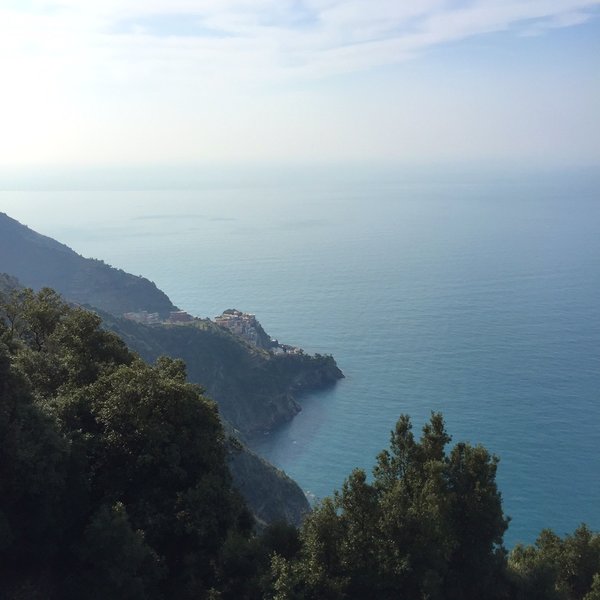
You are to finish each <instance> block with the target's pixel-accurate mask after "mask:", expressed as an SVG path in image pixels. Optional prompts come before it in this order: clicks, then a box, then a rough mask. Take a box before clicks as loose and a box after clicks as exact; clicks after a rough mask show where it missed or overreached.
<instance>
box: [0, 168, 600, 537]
mask: <svg viewBox="0 0 600 600" xmlns="http://www.w3.org/2000/svg"><path fill="white" fill-rule="evenodd" d="M173 187H174V188H176V187H178V186H173ZM0 210H2V211H5V212H7V213H8V214H9V215H11V216H13V217H14V218H17V219H18V220H20V221H21V222H24V223H26V224H27V225H29V226H30V227H32V228H33V229H36V230H38V231H40V232H42V233H44V234H47V235H49V236H51V237H54V238H56V239H58V240H60V241H62V242H64V243H66V244H67V245H69V246H71V247H72V248H74V249H75V250H76V251H77V252H79V253H81V254H83V255H85V256H90V257H96V258H102V259H104V260H105V261H106V262H108V263H110V264H112V265H114V266H118V267H120V268H123V269H125V270H126V271H129V272H131V273H134V274H136V275H137V274H142V275H144V276H146V277H148V278H149V279H151V280H153V281H154V282H156V284H157V285H158V286H159V287H160V288H162V289H163V290H164V291H166V292H167V293H168V294H169V296H170V297H171V298H172V300H173V301H174V302H175V303H176V304H177V305H179V306H180V307H181V308H183V309H185V310H187V311H189V312H191V313H193V314H195V315H198V316H214V315H216V314H218V313H220V312H221V311H222V310H223V309H226V308H239V309H242V310H245V311H249V312H253V313H256V315H257V317H258V318H259V320H260V321H261V323H262V324H263V326H264V327H265V329H266V330H267V331H268V332H269V333H270V334H271V335H272V336H274V337H277V338H278V339H279V340H280V341H282V342H286V343H290V344H294V345H299V346H302V347H303V348H305V349H306V350H307V351H309V352H321V353H331V354H333V355H334V357H335V358H336V360H337V361H338V364H339V366H340V367H341V368H342V370H343V371H344V373H345V375H346V379H344V380H343V381H341V382H340V383H339V384H338V385H337V386H336V387H335V388H334V389H332V390H329V391H326V392H323V393H319V394H314V395H311V396H307V397H305V398H304V399H303V400H302V404H303V411H302V412H301V414H299V415H298V416H297V417H296V418H295V419H294V420H293V421H292V422H290V423H289V424H287V425H285V426H283V427H282V428H281V429H280V430H278V431H277V432H274V433H272V434H270V435H265V436H264V438H261V439H259V440H257V441H256V448H257V450H258V451H259V452H260V453H262V454H263V455H264V456H265V457H266V458H267V459H269V460H270V461H272V462H273V463H275V464H276V465H278V466H280V467H281V468H283V469H284V470H285V471H286V472H287V473H288V474H289V475H290V476H291V477H293V478H294V479H295V480H296V481H298V483H299V484H300V485H301V486H302V488H303V489H304V490H305V491H306V492H307V493H308V494H309V495H310V496H312V497H316V498H321V497H324V496H326V495H328V494H331V493H332V491H333V490H334V489H335V488H338V487H339V486H340V485H341V483H342V481H343V480H344V477H345V476H346V475H348V474H349V472H350V471H351V469H352V468H353V467H355V466H360V467H364V468H366V469H370V468H371V467H372V465H373V464H374V460H375V455H376V454H377V453H378V452H379V451H380V450H381V449H383V448H384V447H386V446H387V444H388V440H389V433H390V430H391V428H392V427H393V425H394V423H395V421H396V419H397V418H398V416H399V415H400V414H402V413H407V414H409V415H411V417H412V419H413V422H414V425H415V429H416V430H418V429H419V428H420V427H421V426H422V425H423V423H424V422H425V421H426V420H427V419H428V417H429V415H430V413H431V411H442V412H443V413H444V415H445V418H446V422H447V427H448V430H449V432H450V433H451V435H452V436H453V439H454V441H458V440H466V441H470V442H471V443H473V444H483V445H485V446H486V447H487V448H488V449H489V450H490V451H492V452H493V453H495V454H497V455H498V456H499V457H500V464H499V470H498V482H499V486H500V489H501V491H502V495H503V500H504V508H505V512H506V513H507V514H508V515H510V517H511V524H510V528H509V530H508V533H507V535H506V538H505V540H506V543H507V545H508V546H512V545H514V544H515V543H517V542H520V541H523V542H528V543H529V542H533V541H534V539H535V537H536V535H537V534H538V533H539V531H540V530H541V529H542V528H544V527H551V528H553V529H554V530H555V531H556V532H557V533H559V534H564V533H566V532H569V531H572V530H573V529H574V528H575V527H576V526H577V525H578V524H579V523H580V522H582V521H585V522H587V523H588V524H589V525H590V526H591V527H593V528H595V529H600V177H599V176H598V174H597V173H596V174H594V173H590V172H589V171H588V172H584V173H583V174H582V173H574V172H573V173H560V174H557V173H549V172H546V173H540V172H538V173H535V174H527V173H524V172H521V173H518V174H512V175H507V174H503V173H495V174H493V173H491V172H490V173H487V174H486V173H483V174H473V175H469V174H464V173H463V174H462V175H456V174H455V175H439V176H432V175H427V173H425V172H422V173H420V174H417V175H414V176H397V177H394V176H393V175H392V176H385V177H383V176H378V175H377V174H372V175H371V176H369V175H368V174H364V175H363V176H361V177H358V176H356V175H355V174H354V173H351V174H348V176H347V177H344V176H343V174H342V175H340V174H339V173H338V174H337V175H336V176H335V177H331V178H328V177H327V174H326V173H321V174H320V175H319V177H315V178H312V177H311V175H310V172H307V173H305V174H304V175H303V176H301V175H298V174H297V175H296V176H294V177H289V178H288V177H283V176H282V177H277V178H269V177H263V178H262V179H261V178H256V179H254V180H248V181H241V182H240V181H238V182H237V183H236V181H235V178H233V179H232V181H231V182H228V180H227V179H226V178H225V179H223V180H220V181H219V182H218V183H210V182H209V183H205V184H202V185H195V186H190V187H189V189H182V186H179V187H178V189H167V188H163V189H156V190H152V189H147V190H137V191H136V190H134V189H128V190H125V191H111V190H96V191H89V190H79V191H60V190H54V191H43V190H42V191H17V192H9V191H7V192H2V193H0Z"/></svg>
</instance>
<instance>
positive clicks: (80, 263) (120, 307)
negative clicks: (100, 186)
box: [0, 213, 176, 315]
mask: <svg viewBox="0 0 600 600" xmlns="http://www.w3.org/2000/svg"><path fill="white" fill-rule="evenodd" d="M0 271H4V272H6V273H10V274H11V275H15V276H16V277H18V278H19V281H20V282H21V283H22V284H23V285H25V286H27V287H31V288H33V289H36V290H37V289H40V288H42V287H44V286H47V287H51V288H54V289H55V290H57V291H58V292H60V293H61V294H62V295H63V296H64V297H65V298H68V299H69V300H72V301H73V302H78V303H80V304H92V305H93V306H96V307H98V308H101V309H102V310H105V311H107V312H109V313H112V314H114V315H121V314H123V313H125V312H130V311H139V310H147V311H148V312H158V313H160V314H163V315H164V314H168V313H169V311H172V310H176V307H175V306H174V305H173V303H172V302H171V301H170V300H169V298H168V296H167V295H166V294H165V293H164V292H162V291H161V290H159V289H158V288H157V287H156V285H155V284H154V283H152V282H151V281H149V280H148V279H145V278H144V277H136V276H135V275H130V274H129V273H125V271H121V270H120V269H115V268H113V267H111V266H109V265H107V264H106V263H104V262H103V261H101V260H94V259H91V258H84V257H83V256H80V255H79V254H77V253H76V252H74V251H73V250H71V248H69V247H68V246H65V245H64V244H61V243H59V242H57V241H55V240H53V239H51V238H49V237H46V236H44V235H40V234H39V233H36V232H35V231H33V230H31V229H29V227H26V226H25V225H22V224H21V223H19V222H18V221H15V220H14V219H12V218H10V217H9V216H8V215H6V214H4V213H0Z"/></svg>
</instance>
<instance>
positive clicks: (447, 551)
mask: <svg viewBox="0 0 600 600" xmlns="http://www.w3.org/2000/svg"><path fill="white" fill-rule="evenodd" d="M449 441H450V436H449V435H448V434H447V433H446V430H445V427H444V421H443V418H442V416H441V415H440V414H437V413H434V414H432V416H431V419H430V421H429V423H427V424H426V425H425V426H424V428H423V433H422V436H421V439H420V440H419V441H417V440H416V439H415V437H414V435H413V433H412V424H411V422H410V419H409V418H408V417H407V416H401V417H400V419H399V420H398V422H397V424H396V427H395V429H394V430H393V431H392V434H391V440H390V448H389V449H388V450H384V451H383V452H381V453H380V454H379V455H378V457H377V463H376V466H375V468H374V469H373V482H372V483H369V482H367V479H366V474H365V473H364V472H363V471H361V470H356V471H354V472H353V473H352V474H351V475H350V477H349V478H348V479H347V480H346V481H345V482H344V484H343V486H342V489H341V490H340V491H339V492H336V493H335V495H334V497H333V499H326V500H325V501H324V502H323V503H322V504H321V505H320V506H319V507H318V508H317V509H316V510H315V511H314V512H313V514H312V515H310V516H309V517H308V519H307V520H306V522H305V524H304V526H303V528H302V531H301V536H300V539H301V541H302V548H301V551H300V553H299V555H298V558H297V559H296V560H292V561H286V560H285V559H283V558H281V557H279V558H276V559H275V560H274V562H273V567H274V571H275V575H276V577H275V584H274V585H275V589H276V590H277V594H278V595H277V597H278V598H281V599H283V598H319V597H330V598H337V597H340V598H341V597H344V598H356V599H360V598H365V597H377V598H381V599H384V598H395V599H396V598H406V599H407V600H408V599H411V600H412V599H417V598H423V599H424V598H429V599H435V598H438V599H440V600H441V599H447V598H448V599H449V598H456V599H457V600H458V599H465V600H467V599H473V600H474V599H478V598H490V599H491V598H499V597H502V594H503V592H504V587H503V585H504V579H505V571H504V565H505V554H504V551H503V549H502V546H501V544H502V536H503V533H504V531H505V529H506V525H507V521H506V519H505V518H504V516H503V513H502V503H501V496H500V493H499V492H498V489H497V487H496V483H495V477H496V466H497V459H496V458H495V457H493V456H491V455H490V454H489V453H488V452H487V451H485V449H483V448H481V447H472V446H469V445H468V444H458V445H457V446H456V447H455V448H454V449H453V450H452V452H451V453H450V455H447V454H446V451H445V447H446V445H447V444H448V443H449Z"/></svg>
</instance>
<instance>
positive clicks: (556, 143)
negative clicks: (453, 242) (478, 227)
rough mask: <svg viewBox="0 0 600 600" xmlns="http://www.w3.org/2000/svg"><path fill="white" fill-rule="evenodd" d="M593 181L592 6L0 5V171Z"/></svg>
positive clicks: (355, 1) (595, 65) (371, 1)
mask: <svg viewBox="0 0 600 600" xmlns="http://www.w3.org/2000/svg"><path fill="white" fill-rule="evenodd" d="M273 162H287V163H290V164H295V163H298V164H300V163H302V164H329V163H332V164H333V163H343V162H349V163H372V164H377V163H392V164H394V163H398V164H400V163H402V164H429V163H432V164H433V163H435V164H442V163H453V162H456V163H469V162H480V163H486V164H504V163H506V164H508V163H512V164H518V165H522V164H531V165H534V166H547V167H553V166H566V167H572V166H588V167H589V166H592V167H594V166H600V0H458V1H450V0H446V1H444V0H418V1H415V0H343V1H340V0H102V1H96V0H55V1H45V0H14V1H13V0H0V168H2V169H39V168H40V167H43V168H75V167H77V168H87V167H97V166H100V167H103V166H131V167H140V166H162V167H169V166H174V165H183V164H185V165H194V164H209V163H210V164H221V163H223V164H226V163H235V164H247V165H249V164H254V163H257V164H258V163H261V164H269V163H273Z"/></svg>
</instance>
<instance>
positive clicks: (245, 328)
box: [215, 308, 304, 354]
mask: <svg viewBox="0 0 600 600" xmlns="http://www.w3.org/2000/svg"><path fill="white" fill-rule="evenodd" d="M215 323H216V324H217V325H220V326H221V327H224V328H225V329H228V330H229V331H230V332H231V333H233V334H234V335H237V336H239V337H241V338H243V339H244V340H246V341H247V342H249V343H250V344H252V345H253V346H257V347H258V348H262V349H263V350H268V351H269V352H272V353H273V354H303V353H304V351H303V350H302V348H296V347H295V346H289V345H287V344H280V343H279V342H278V341H277V340H276V339H274V338H272V337H269V336H268V335H267V334H266V332H265V330H264V329H263V328H262V326H261V324H260V323H259V322H258V321H257V319H256V315H253V314H252V313H246V312H242V311H241V310H236V309H234V308H230V309H228V310H226V311H224V312H223V314H221V315H219V316H218V317H215Z"/></svg>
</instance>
